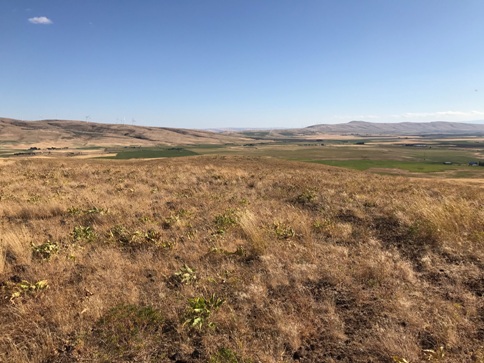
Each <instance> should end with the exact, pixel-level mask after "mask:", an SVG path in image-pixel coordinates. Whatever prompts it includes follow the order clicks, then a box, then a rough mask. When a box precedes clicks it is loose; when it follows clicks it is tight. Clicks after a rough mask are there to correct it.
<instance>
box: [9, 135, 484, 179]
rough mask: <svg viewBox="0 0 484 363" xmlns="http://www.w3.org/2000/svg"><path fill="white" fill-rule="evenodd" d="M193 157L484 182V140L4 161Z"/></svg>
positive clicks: (138, 150)
mask: <svg viewBox="0 0 484 363" xmlns="http://www.w3.org/2000/svg"><path fill="white" fill-rule="evenodd" d="M194 155H225V156H228V155H243V156H256V157H274V158H279V159H286V160H295V161H304V162H311V163H319V164H326V165H331V166H338V167H343V168H350V169H356V170H364V171H368V172H371V173H379V174H391V175H395V174H401V175H406V176H415V177H437V178H443V179H476V180H481V179H484V167H473V166H469V163H470V162H479V161H481V162H484V141H483V140H482V138H472V137H468V138H460V139H456V138H455V137H454V138H450V139H449V138H435V139H432V138H428V137H427V138H425V139H424V140H422V138H402V137H386V138H375V139H368V138H367V139H361V138H360V139H353V140H347V139H345V138H342V139H336V138H331V139H330V140H318V141H314V140H303V141H301V140H299V141H298V140H290V139H288V140H287V141H280V140H263V141H260V140H259V141H254V142H249V143H241V142H239V143H228V144H227V143H226V144H204V145H197V144H191V145H179V146H162V145H160V146H150V147H143V146H122V147H116V146H113V147H95V146H92V147H88V148H70V149H67V150H55V151H51V150H42V149H40V150H33V151H32V150H26V149H10V148H7V149H3V150H0V157H17V158H18V157H20V158H25V157H47V158H57V157H73V158H110V159H150V158H166V157H168V158H169V157H180V156H194Z"/></svg>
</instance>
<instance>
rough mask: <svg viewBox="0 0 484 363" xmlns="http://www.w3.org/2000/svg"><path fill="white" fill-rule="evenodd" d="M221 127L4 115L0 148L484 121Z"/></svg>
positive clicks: (407, 129) (457, 131)
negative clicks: (23, 118) (207, 128)
mask: <svg viewBox="0 0 484 363" xmlns="http://www.w3.org/2000/svg"><path fill="white" fill-rule="evenodd" d="M218 131H219V132H210V131H202V130H189V129H178V128H168V127H146V126H133V125H116V124H102V123H94V122H85V121H69V120H42V121H21V120H14V119H9V118H0V147H3V148H6V147H24V146H40V147H49V146H54V147H64V146H69V147H91V146H113V145H121V146H122V145H139V146H154V145H189V144H226V143H240V142H246V141H247V140H250V139H266V140H271V139H275V140H277V139H291V138H295V139H300V138H302V139H304V138H308V139H314V138H317V137H319V136H320V137H321V138H323V137H324V135H345V136H347V135H353V136H356V137H364V136H384V135H390V136H398V135H402V136H403V135H406V136H410V135H411V136H413V135H415V136H425V135H476V136H484V124H477V123H460V122H443V121H437V122H401V123H372V122H365V121H351V122H348V123H343V124H330V125H324V124H321V125H313V126H309V127H305V128H300V129H273V130H261V129H257V130H243V129H232V130H225V131H222V130H218ZM220 131H222V132H220Z"/></svg>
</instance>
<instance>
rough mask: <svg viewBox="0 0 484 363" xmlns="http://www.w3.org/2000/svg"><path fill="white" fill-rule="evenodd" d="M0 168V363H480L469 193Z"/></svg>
mask: <svg viewBox="0 0 484 363" xmlns="http://www.w3.org/2000/svg"><path fill="white" fill-rule="evenodd" d="M0 162H1V163H3V164H4V165H8V167H3V168H0V186H1V189H0V197H1V200H2V203H1V204H0V219H1V223H0V236H1V239H0V297H1V299H0V361H2V362H18V363H22V362H38V363H41V362H51V363H61V362H178V363H180V362H193V363H195V362H211V363H235V362H244V363H249V362H252V363H256V362H314V363H319V362H333V363H334V362H347V363H350V362H351V363H354V362H356V363H358V362H361V363H363V362H365V363H367V362H383V363H390V362H413V363H415V362H423V361H428V360H430V361H445V362H448V363H462V362H476V363H478V362H483V359H484V347H483V345H482V342H483V340H484V330H483V326H484V301H483V293H484V286H483V281H484V280H483V276H484V245H483V243H484V194H483V193H482V189H480V188H478V187H473V186H466V185H464V184H462V185H461V186H459V188H456V187H455V184H454V183H447V182H438V181H435V180H434V181H431V182H427V181H424V180H419V181H416V180H412V181H410V180H408V179H405V178H400V177H383V176H374V175H370V174H365V173H360V172H350V171H346V170H343V169H338V168H331V167H326V166H321V165H315V164H305V163H296V162H288V161H280V160H274V159H270V158H247V157H220V156H215V157H213V156H211V157H207V156H204V157H200V156H197V157H190V158H177V159H163V160H154V161H142V162H140V161H138V162H127V161H119V162H118V161H113V160H109V161H108V160H79V159H76V160H71V161H69V162H68V163H66V161H65V160H59V161H56V160H48V159H30V160H29V159H24V160H0ZM444 356H445V359H444V358H443V357H444Z"/></svg>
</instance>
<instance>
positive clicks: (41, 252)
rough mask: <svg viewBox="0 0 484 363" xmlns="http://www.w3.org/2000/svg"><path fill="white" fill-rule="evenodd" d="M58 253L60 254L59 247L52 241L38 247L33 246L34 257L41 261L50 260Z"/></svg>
mask: <svg viewBox="0 0 484 363" xmlns="http://www.w3.org/2000/svg"><path fill="white" fill-rule="evenodd" d="M57 252H59V246H58V245H57V244H56V243H54V242H51V241H47V242H45V243H42V244H41V245H38V246H35V245H32V255H33V256H34V257H35V258H38V259H41V260H49V259H50V258H51V257H52V256H53V255H55V254H56V253H57Z"/></svg>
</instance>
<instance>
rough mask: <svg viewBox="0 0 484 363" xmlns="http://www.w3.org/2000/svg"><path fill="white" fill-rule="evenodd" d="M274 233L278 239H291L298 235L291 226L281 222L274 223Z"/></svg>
mask: <svg viewBox="0 0 484 363" xmlns="http://www.w3.org/2000/svg"><path fill="white" fill-rule="evenodd" d="M274 232H275V233H276V236H277V238H278V239H289V238H292V237H294V236H295V235H296V232H295V231H294V229H293V228H292V227H291V226H288V225H286V224H284V223H281V222H276V223H274Z"/></svg>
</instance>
